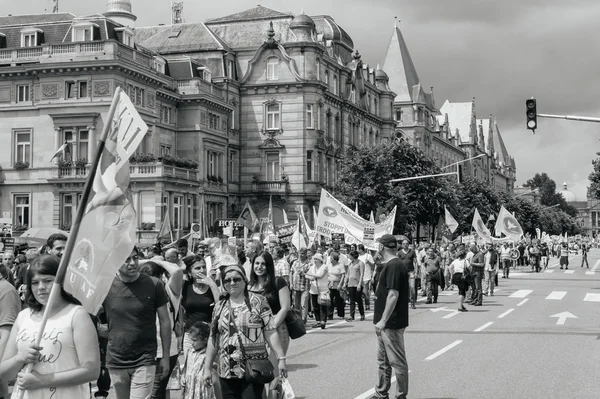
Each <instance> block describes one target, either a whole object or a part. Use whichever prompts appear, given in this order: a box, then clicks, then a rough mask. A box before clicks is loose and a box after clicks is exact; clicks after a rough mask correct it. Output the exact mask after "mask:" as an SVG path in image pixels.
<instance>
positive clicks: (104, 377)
mask: <svg viewBox="0 0 600 399" xmlns="http://www.w3.org/2000/svg"><path fill="white" fill-rule="evenodd" d="M98 343H99V345H100V376H99V377H98V380H97V381H96V386H97V387H98V391H97V393H96V397H97V398H106V397H108V391H109V390H110V374H109V373H108V369H107V368H106V345H107V344H108V339H107V338H102V337H98Z"/></svg>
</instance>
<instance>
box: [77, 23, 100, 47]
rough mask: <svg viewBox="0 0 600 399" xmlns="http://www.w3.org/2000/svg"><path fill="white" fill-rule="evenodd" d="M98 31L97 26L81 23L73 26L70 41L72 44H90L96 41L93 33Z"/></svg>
mask: <svg viewBox="0 0 600 399" xmlns="http://www.w3.org/2000/svg"><path fill="white" fill-rule="evenodd" d="M96 29H98V25H96V24H94V23H92V22H88V21H83V22H77V23H74V24H73V33H72V40H73V41H74V42H91V41H93V40H94V39H96V37H95V36H96V35H95V34H94V32H95V31H96Z"/></svg>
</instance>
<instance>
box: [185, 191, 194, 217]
mask: <svg viewBox="0 0 600 399" xmlns="http://www.w3.org/2000/svg"><path fill="white" fill-rule="evenodd" d="M193 202H194V201H193V198H192V196H191V195H189V196H188V197H187V222H188V223H192V220H194V219H192V218H193V216H194V215H193V209H194V205H193Z"/></svg>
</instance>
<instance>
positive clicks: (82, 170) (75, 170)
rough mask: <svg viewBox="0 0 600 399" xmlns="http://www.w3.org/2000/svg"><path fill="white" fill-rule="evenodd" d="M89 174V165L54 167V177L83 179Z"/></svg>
mask: <svg viewBox="0 0 600 399" xmlns="http://www.w3.org/2000/svg"><path fill="white" fill-rule="evenodd" d="M89 174H90V166H89V165H88V166H85V167H77V166H69V167H59V168H57V169H54V177H55V178H58V179H78V178H82V179H85V178H87V177H88V175H89Z"/></svg>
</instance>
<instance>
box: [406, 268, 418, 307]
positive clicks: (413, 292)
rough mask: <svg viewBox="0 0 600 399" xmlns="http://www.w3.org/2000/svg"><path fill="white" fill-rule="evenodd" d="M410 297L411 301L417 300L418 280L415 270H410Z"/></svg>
mask: <svg viewBox="0 0 600 399" xmlns="http://www.w3.org/2000/svg"><path fill="white" fill-rule="evenodd" d="M408 293H409V294H408V295H409V297H408V299H409V300H410V302H411V303H415V302H417V282H416V276H415V272H414V271H412V272H408Z"/></svg>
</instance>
